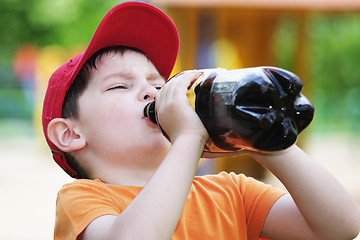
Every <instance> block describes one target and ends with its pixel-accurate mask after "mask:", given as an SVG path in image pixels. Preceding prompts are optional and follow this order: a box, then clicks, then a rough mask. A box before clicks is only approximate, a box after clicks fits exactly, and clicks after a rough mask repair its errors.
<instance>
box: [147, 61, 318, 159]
mask: <svg viewBox="0 0 360 240" xmlns="http://www.w3.org/2000/svg"><path fill="white" fill-rule="evenodd" d="M301 89H302V82H301V80H300V79H299V78H298V77H297V76H296V75H295V74H293V73H291V72H289V71H286V70H283V69H280V68H273V67H258V68H249V69H238V70H216V69H214V71H213V72H211V73H210V74H209V75H208V76H207V77H206V78H205V79H204V80H202V81H201V82H200V83H198V85H197V86H196V87H195V89H194V93H195V100H194V101H195V103H194V105H195V111H196V113H197V114H198V116H199V117H200V119H201V121H202V122H203V124H204V126H205V128H206V129H207V131H208V134H209V137H210V145H215V147H212V149H215V150H214V152H234V151H240V150H242V149H250V150H256V151H277V150H282V149H286V148H288V147H289V146H291V145H293V144H294V143H295V141H296V139H297V136H298V134H299V133H300V132H301V131H303V130H304V129H305V128H306V127H307V126H308V125H309V124H310V122H311V121H312V119H313V116H314V107H313V106H312V104H311V103H310V101H309V100H308V99H307V98H306V97H305V96H304V95H302V94H301V93H300V91H301ZM154 105H155V104H154V103H153V104H149V106H147V108H145V110H144V112H145V115H146V116H149V115H151V116H150V117H149V118H150V119H152V120H153V121H154V122H156V114H155V107H154ZM207 147H209V149H208V151H210V152H211V151H212V150H211V146H209V144H208V146H207Z"/></svg>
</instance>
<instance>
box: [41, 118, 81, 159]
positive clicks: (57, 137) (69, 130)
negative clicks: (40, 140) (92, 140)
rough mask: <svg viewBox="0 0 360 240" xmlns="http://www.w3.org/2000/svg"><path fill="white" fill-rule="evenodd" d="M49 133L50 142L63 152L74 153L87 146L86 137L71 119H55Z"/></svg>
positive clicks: (49, 126) (51, 123)
mask: <svg viewBox="0 0 360 240" xmlns="http://www.w3.org/2000/svg"><path fill="white" fill-rule="evenodd" d="M47 131H48V137H49V139H50V141H51V142H52V143H53V144H55V145H56V146H57V147H58V148H59V149H60V150H61V151H64V152H72V151H75V150H80V149H82V148H84V147H85V146H86V140H85V137H84V136H83V135H82V134H81V132H80V131H79V129H77V128H76V127H75V126H74V123H73V121H71V120H70V119H64V118H55V119H53V120H51V121H50V123H49V125H48V129H47Z"/></svg>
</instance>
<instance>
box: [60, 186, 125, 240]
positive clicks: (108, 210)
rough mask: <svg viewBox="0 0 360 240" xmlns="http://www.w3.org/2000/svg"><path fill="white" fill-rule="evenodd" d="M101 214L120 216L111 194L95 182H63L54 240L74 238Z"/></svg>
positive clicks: (72, 239)
mask: <svg viewBox="0 0 360 240" xmlns="http://www.w3.org/2000/svg"><path fill="white" fill-rule="evenodd" d="M103 215H120V210H119V207H118V205H117V203H116V201H114V199H113V197H112V196H111V193H110V192H108V191H106V189H102V188H101V187H100V185H99V184H97V183H96V182H95V181H90V180H78V181H75V182H74V183H71V184H67V185H65V186H64V187H63V188H62V189H61V190H60V191H59V193H58V197H57V201H56V220H55V231H54V239H55V240H65V239H66V240H70V239H71V240H74V239H76V238H77V236H78V235H79V234H80V233H81V232H82V231H83V230H84V229H85V228H86V227H87V225H88V224H89V223H90V222H91V221H93V220H94V219H96V218H97V217H100V216H103Z"/></svg>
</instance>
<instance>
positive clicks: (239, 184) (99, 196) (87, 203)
mask: <svg viewBox="0 0 360 240" xmlns="http://www.w3.org/2000/svg"><path fill="white" fill-rule="evenodd" d="M141 190H142V187H135V186H116V185H109V184H104V183H102V182H101V181H100V180H76V181H75V182H73V183H70V184H66V185H64V187H63V188H62V189H61V190H60V192H59V194H58V198H57V203H56V223H55V234H54V239H55V240H60V239H67V240H70V239H76V238H77V236H78V235H79V234H80V233H81V232H82V231H83V230H84V229H85V228H86V226H87V225H88V224H89V223H90V222H91V221H93V220H94V219H96V218H97V217H100V216H102V215H108V214H110V215H120V214H121V212H122V211H124V209H125V208H126V207H127V206H128V205H129V204H130V202H131V201H132V200H133V199H134V198H135V197H136V195H137V194H138V193H139V192H140V191H141ZM164 191H166V189H164ZM283 194H285V193H284V192H283V191H281V190H276V189H273V188H271V187H270V186H269V185H266V184H263V183H261V182H259V181H257V180H255V179H253V178H249V177H246V176H244V175H242V174H240V175H236V174H234V173H230V174H228V173H224V172H222V173H220V174H217V175H207V176H201V177H195V179H194V181H193V185H192V187H191V189H190V192H189V196H188V199H187V201H186V204H185V207H184V209H183V212H182V215H181V218H180V220H179V223H178V225H177V227H176V230H175V233H174V235H173V237H172V240H184V239H216V240H221V239H226V240H228V239H232V240H235V239H244V240H245V239H249V240H252V239H254V240H257V239H259V235H260V232H261V229H262V226H263V223H264V221H265V218H266V216H267V214H268V212H269V211H270V209H271V207H272V206H273V204H274V202H275V201H276V200H277V199H278V198H279V197H280V196H282V195H283Z"/></svg>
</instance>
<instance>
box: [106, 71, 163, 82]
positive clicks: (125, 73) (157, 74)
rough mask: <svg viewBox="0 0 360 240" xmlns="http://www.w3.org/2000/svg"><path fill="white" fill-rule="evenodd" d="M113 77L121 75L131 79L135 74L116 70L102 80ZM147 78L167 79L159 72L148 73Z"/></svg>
mask: <svg viewBox="0 0 360 240" xmlns="http://www.w3.org/2000/svg"><path fill="white" fill-rule="evenodd" d="M113 77H121V78H124V79H131V78H134V74H132V73H130V72H123V71H121V72H115V73H111V74H109V75H107V76H105V77H104V78H103V79H102V81H106V80H108V79H110V78H113ZM147 80H149V81H156V80H163V81H166V80H165V78H164V77H163V76H161V75H160V74H159V73H151V74H149V75H148V78H147Z"/></svg>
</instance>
